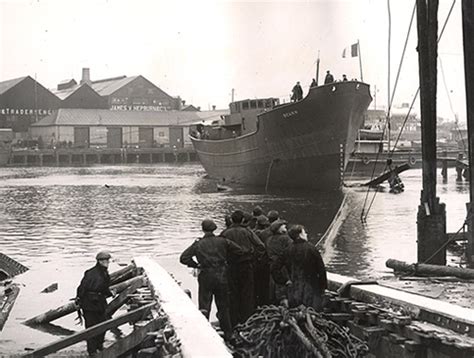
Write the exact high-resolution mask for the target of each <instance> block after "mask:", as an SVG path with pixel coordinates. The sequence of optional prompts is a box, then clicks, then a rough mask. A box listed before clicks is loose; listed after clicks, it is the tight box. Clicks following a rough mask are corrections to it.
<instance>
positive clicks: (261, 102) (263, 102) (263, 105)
mask: <svg viewBox="0 0 474 358" xmlns="http://www.w3.org/2000/svg"><path fill="white" fill-rule="evenodd" d="M258 108H265V101H264V100H263V99H259V100H258Z"/></svg>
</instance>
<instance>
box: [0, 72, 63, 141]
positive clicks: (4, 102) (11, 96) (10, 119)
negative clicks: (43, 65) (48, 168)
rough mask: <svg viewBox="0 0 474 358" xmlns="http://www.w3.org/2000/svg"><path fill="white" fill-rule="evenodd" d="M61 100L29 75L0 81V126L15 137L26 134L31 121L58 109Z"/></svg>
mask: <svg viewBox="0 0 474 358" xmlns="http://www.w3.org/2000/svg"><path fill="white" fill-rule="evenodd" d="M60 105H61V100H60V99H59V98H58V97H57V96H55V95H54V94H53V93H51V91H49V90H48V89H46V88H45V87H43V86H42V85H41V84H40V83H38V82H37V81H35V80H34V79H33V78H31V77H30V76H25V77H20V78H15V79H12V80H8V81H3V82H0V128H11V129H12V130H13V132H14V134H15V137H16V138H21V137H24V136H26V135H27V134H28V128H29V126H30V124H31V123H34V122H37V121H38V120H40V119H41V118H43V117H45V116H47V115H49V114H51V113H52V112H53V110H55V109H58V108H59V107H60Z"/></svg>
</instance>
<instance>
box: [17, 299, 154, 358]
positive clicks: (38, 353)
mask: <svg viewBox="0 0 474 358" xmlns="http://www.w3.org/2000/svg"><path fill="white" fill-rule="evenodd" d="M155 305H156V303H150V304H149V305H146V306H143V307H140V308H138V309H136V310H134V311H131V312H129V313H126V314H123V315H121V316H118V317H117V318H114V319H110V320H108V321H105V322H102V323H100V324H97V325H95V326H92V327H89V328H87V329H85V330H83V331H81V332H78V333H75V334H73V335H72V336H69V337H66V338H64V339H60V340H58V341H55V342H53V343H50V344H47V345H45V346H43V347H41V348H38V349H36V350H34V351H33V352H30V353H28V354H26V355H24V357H44V356H45V355H48V354H51V353H54V352H57V351H59V350H61V349H64V348H66V347H69V346H72V345H73V344H76V343H78V342H81V341H84V340H87V339H89V338H91V337H94V336H96V335H98V334H100V333H103V332H105V331H107V330H109V329H111V328H114V327H118V326H121V325H122V324H125V323H127V322H130V321H136V320H138V319H140V318H142V317H144V316H146V315H147V313H148V312H149V311H150V310H151V309H152V308H153V307H155Z"/></svg>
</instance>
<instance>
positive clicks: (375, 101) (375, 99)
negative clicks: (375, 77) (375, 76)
mask: <svg viewBox="0 0 474 358" xmlns="http://www.w3.org/2000/svg"><path fill="white" fill-rule="evenodd" d="M374 109H375V110H377V85H374Z"/></svg>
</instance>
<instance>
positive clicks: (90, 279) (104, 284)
mask: <svg viewBox="0 0 474 358" xmlns="http://www.w3.org/2000/svg"><path fill="white" fill-rule="evenodd" d="M95 258H96V261H97V262H96V264H95V266H94V267H92V268H91V269H89V270H87V271H86V272H85V273H84V277H83V279H82V281H81V284H80V285H79V287H78V288H77V296H76V303H77V304H78V305H79V307H80V308H81V309H82V314H83V316H84V320H85V325H86V328H89V327H92V326H95V325H96V324H99V323H101V322H104V321H106V320H107V315H106V313H105V310H106V308H107V300H106V298H107V297H110V296H112V293H111V292H110V290H109V286H110V277H109V273H108V271H107V269H108V267H109V262H110V258H111V255H110V253H109V252H107V251H101V252H99V253H98V254H97V255H96V257H95ZM104 337H105V332H104V333H101V334H98V335H97V336H95V337H92V338H90V339H88V340H87V352H88V353H89V355H93V354H95V353H97V351H101V350H102V349H103V348H104V346H103V345H104Z"/></svg>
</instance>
